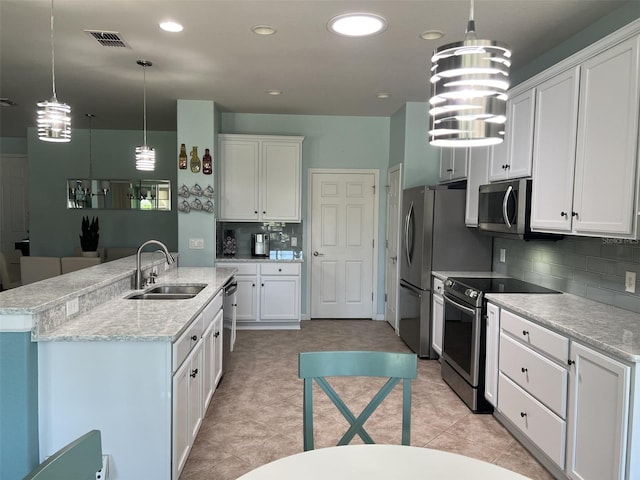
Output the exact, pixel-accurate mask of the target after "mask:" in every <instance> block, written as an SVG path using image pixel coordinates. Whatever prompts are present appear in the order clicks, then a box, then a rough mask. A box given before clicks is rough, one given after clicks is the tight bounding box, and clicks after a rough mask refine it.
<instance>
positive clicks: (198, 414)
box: [172, 342, 204, 479]
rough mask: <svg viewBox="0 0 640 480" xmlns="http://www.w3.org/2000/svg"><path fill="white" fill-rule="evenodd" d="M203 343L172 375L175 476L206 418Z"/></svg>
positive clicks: (177, 474)
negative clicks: (204, 407) (203, 391)
mask: <svg viewBox="0 0 640 480" xmlns="http://www.w3.org/2000/svg"><path fill="white" fill-rule="evenodd" d="M203 379H204V375H203V343H202V342H198V344H197V345H196V347H195V348H194V349H193V350H192V351H191V353H190V354H189V356H188V357H187V359H186V360H185V361H184V363H183V364H182V365H181V366H180V368H179V369H178V371H177V372H176V373H175V375H174V376H173V432H174V435H173V473H172V475H173V477H172V478H174V479H175V478H178V476H179V475H180V472H181V471H182V468H183V467H184V464H185V463H186V461H187V458H188V457H189V452H190V451H191V447H192V446H193V442H194V441H195V438H196V435H197V434H198V430H199V429H200V425H201V424H202V418H203V398H202V397H203V395H202V388H203Z"/></svg>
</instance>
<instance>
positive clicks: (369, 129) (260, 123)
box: [220, 112, 390, 315]
mask: <svg viewBox="0 0 640 480" xmlns="http://www.w3.org/2000/svg"><path fill="white" fill-rule="evenodd" d="M389 125H390V119H389V118H388V117H342V116H340V117H339V116H331V115H324V116H320V115H264V114H246V113H224V112H223V113H222V126H221V129H220V132H221V133H244V134H254V135H255V134H265V135H303V136H304V137H305V139H304V142H303V144H302V221H303V224H306V220H307V200H308V198H307V195H308V192H309V190H308V185H307V180H308V178H307V175H308V170H309V168H361V169H365V168H366V169H376V170H379V174H380V185H381V186H384V184H385V181H386V178H387V168H388V166H389ZM378 200H379V201H378V205H379V217H378V238H377V239H376V241H377V242H378V246H380V245H384V240H385V239H384V236H385V230H386V217H387V213H386V203H387V198H386V190H385V189H384V188H380V195H379V199H378ZM303 241H304V244H305V245H304V246H305V249H306V248H307V247H308V242H309V239H307V238H306V237H305V238H304V239H303ZM306 278H307V265H306V264H305V263H303V265H302V314H303V315H305V314H306V313H307V311H306V309H307V298H306V291H307V284H306ZM377 291H378V305H377V312H378V313H379V314H382V313H383V312H384V248H378V289H377Z"/></svg>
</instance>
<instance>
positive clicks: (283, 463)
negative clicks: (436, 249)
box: [238, 444, 527, 480]
mask: <svg viewBox="0 0 640 480" xmlns="http://www.w3.org/2000/svg"><path fill="white" fill-rule="evenodd" d="M526 478H527V477H524V476H522V475H520V474H518V473H515V472H512V471H510V470H506V469H504V468H502V467H499V466H497V465H493V464H492V463H487V462H483V461H481V460H476V459H475V458H470V457H465V456H463V455H458V454H455V453H449V452H443V451H440V450H433V449H430V448H420V447H406V446H402V445H379V444H375V445H345V446H340V447H330V448H320V449H317V450H310V451H308V452H303V453H298V454H296V455H291V456H289V457H284V458H281V459H279V460H276V461H274V462H271V463H267V464H265V465H262V466H260V467H258V468H256V469H255V470H252V471H250V472H248V473H246V474H244V475H243V476H241V477H239V479H238V480H354V479H366V480H390V479H402V480H411V479H416V480H417V479H421V480H444V479H447V480H465V479H474V480H479V479H486V480H525V479H526Z"/></svg>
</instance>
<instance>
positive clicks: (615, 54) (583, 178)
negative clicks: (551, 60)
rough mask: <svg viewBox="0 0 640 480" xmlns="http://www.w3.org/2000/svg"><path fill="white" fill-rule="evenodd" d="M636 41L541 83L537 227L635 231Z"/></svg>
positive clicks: (535, 204)
mask: <svg viewBox="0 0 640 480" xmlns="http://www.w3.org/2000/svg"><path fill="white" fill-rule="evenodd" d="M638 42H639V39H638V38H637V37H635V38H632V39H629V40H627V41H624V42H622V43H620V44H618V45H615V46H613V47H612V48H609V49H608V50H605V51H604V52H602V53H600V54H598V55H595V56H593V57H590V58H588V59H586V60H585V61H584V62H582V63H581V64H580V66H577V67H575V68H573V69H571V70H569V71H567V72H563V73H561V74H559V75H557V76H555V77H553V78H551V79H550V80H548V81H546V82H545V83H543V84H541V86H540V87H538V89H540V88H544V91H543V92H542V93H539V95H538V100H539V101H542V102H543V104H542V112H540V110H539V106H537V107H536V110H537V118H536V147H535V150H536V152H535V155H534V156H535V161H534V176H533V194H532V217H531V227H532V229H533V230H536V231H542V232H552V233H570V234H572V235H584V236H610V237H634V238H635V235H636V219H635V203H636V202H635V198H636V188H637V187H636V158H637V135H638V104H639V96H638V88H639V83H638V81H639V73H638V51H639V48H638ZM578 83H579V86H578ZM613 118H615V119H616V121H611V119H613Z"/></svg>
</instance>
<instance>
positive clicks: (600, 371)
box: [567, 342, 640, 480]
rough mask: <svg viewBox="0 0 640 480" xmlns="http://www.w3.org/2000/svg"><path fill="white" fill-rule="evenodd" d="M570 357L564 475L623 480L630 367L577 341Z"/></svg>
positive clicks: (625, 463) (577, 477)
mask: <svg viewBox="0 0 640 480" xmlns="http://www.w3.org/2000/svg"><path fill="white" fill-rule="evenodd" d="M570 357H571V364H572V365H571V370H572V372H571V375H570V377H569V379H570V380H569V420H568V430H569V431H568V435H569V448H568V452H569V455H568V457H567V473H568V474H569V477H570V478H575V479H580V480H600V479H603V478H610V479H614V480H618V479H624V478H627V477H625V472H626V465H627V461H626V459H627V426H628V424H629V400H630V392H629V382H630V375H631V369H630V368H629V366H627V365H624V364H622V363H621V362H618V361H616V360H614V359H612V358H610V357H608V356H606V355H603V354H601V353H599V352H596V351H595V350H592V349H590V348H588V347H585V346H584V345H581V344H579V343H577V342H573V343H572V344H571V354H570ZM636 460H640V459H636ZM630 478H638V477H630Z"/></svg>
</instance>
